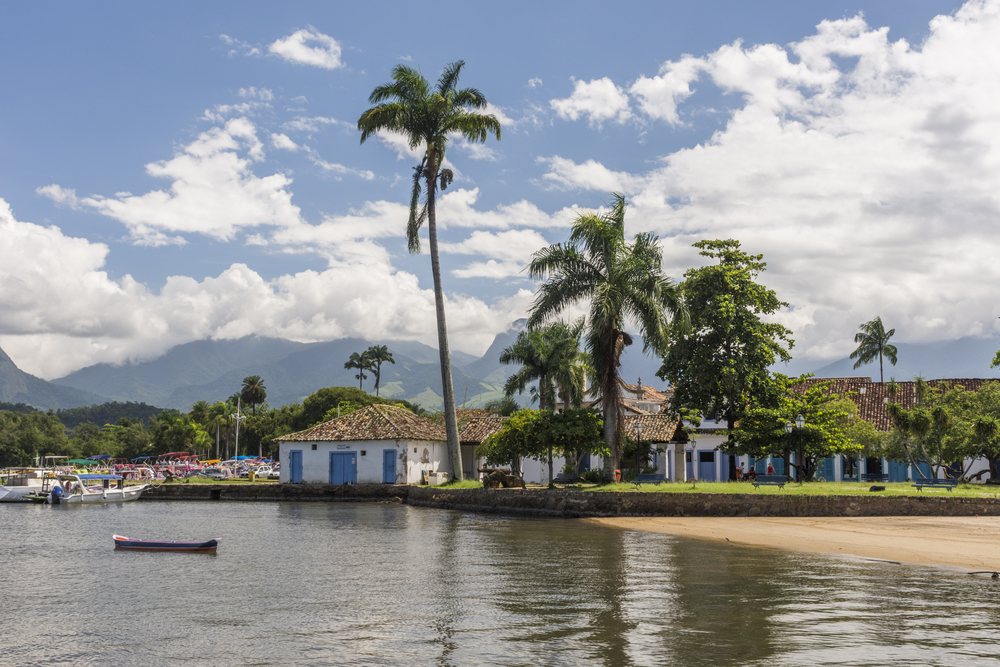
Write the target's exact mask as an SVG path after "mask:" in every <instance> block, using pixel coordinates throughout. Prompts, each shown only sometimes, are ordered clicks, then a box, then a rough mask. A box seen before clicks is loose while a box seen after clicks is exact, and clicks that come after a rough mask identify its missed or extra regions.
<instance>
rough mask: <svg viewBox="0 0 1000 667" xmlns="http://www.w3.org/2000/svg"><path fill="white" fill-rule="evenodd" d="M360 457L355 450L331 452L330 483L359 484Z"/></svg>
mask: <svg viewBox="0 0 1000 667" xmlns="http://www.w3.org/2000/svg"><path fill="white" fill-rule="evenodd" d="M357 483H358V458H357V456H356V455H355V453H354V452H330V484H357Z"/></svg>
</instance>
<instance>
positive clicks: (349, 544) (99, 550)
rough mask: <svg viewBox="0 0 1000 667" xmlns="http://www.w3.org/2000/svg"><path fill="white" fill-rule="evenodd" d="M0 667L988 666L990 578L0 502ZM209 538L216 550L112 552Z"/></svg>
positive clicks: (200, 506)
mask: <svg viewBox="0 0 1000 667" xmlns="http://www.w3.org/2000/svg"><path fill="white" fill-rule="evenodd" d="M0 526H2V527H3V539H2V540H0V563H2V564H3V574H2V580H3V582H4V586H3V590H2V592H0V598H2V605H3V607H2V608H3V610H4V620H3V632H2V634H0V665H19V666H20V665H33V664H34V665H42V664H44V665H79V664H94V663H106V664H114V665H154V664H168V663H169V664H176V663H182V662H183V663H187V664H193V665H247V664H251V665H345V664H347V665H350V664H358V665H456V666H457V665H462V666H465V665H480V664H485V665H538V664H546V665H608V666H612V665H613V666H619V665H789V666H793V665H794V666H797V665H824V664H828V665H910V664H926V665H959V664H961V665H997V664H998V660H1000V649H998V648H997V646H996V644H997V641H996V638H995V628H996V627H997V626H998V623H1000V611H998V610H1000V583H998V582H996V581H993V580H990V579H977V578H973V577H969V576H968V575H962V574H953V573H950V572H947V571H942V570H935V569H930V568H913V567H902V566H894V565H887V564H881V563H871V562H864V561H852V560H841V559H836V558H832V557H818V556H817V557H814V556H809V555H803V554H791V553H783V552H778V551H768V550H762V549H751V548H746V547H737V546H734V545H730V544H716V543H710V542H698V541H695V540H686V539H682V538H675V537H671V536H666V535H657V534H652V533H636V532H626V531H618V530H614V529H609V528H604V527H600V526H593V525H590V524H587V523H584V522H580V521H575V520H562V519H524V518H507V517H497V516H491V515H473V514H461V513H457V512H448V511H439V510H429V509H418V508H411V507H407V506H399V505H372V504H356V503H343V504H325V503H273V504H271V503H178V502H172V503H171V502H153V501H145V502H140V503H129V504H125V505H120V506H115V505H101V506H94V507H45V506H0ZM113 533H120V534H124V535H129V536H131V537H136V538H159V539H197V540H204V539H208V538H211V537H221V538H222V545H221V547H220V549H219V553H218V555H217V556H208V555H202V554H171V553H140V552H126V551H115V550H114V548H113V543H112V540H111V535H112V534H113Z"/></svg>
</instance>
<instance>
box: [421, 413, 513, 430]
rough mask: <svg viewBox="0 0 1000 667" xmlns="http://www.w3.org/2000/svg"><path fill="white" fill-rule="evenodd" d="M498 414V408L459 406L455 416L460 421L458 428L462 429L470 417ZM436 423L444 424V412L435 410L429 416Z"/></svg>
mask: <svg viewBox="0 0 1000 667" xmlns="http://www.w3.org/2000/svg"><path fill="white" fill-rule="evenodd" d="M493 414H496V410H488V409H486V408H459V409H457V410H455V418H456V419H457V421H458V428H459V430H461V429H462V428H464V427H465V425H466V424H468V423H469V420H470V419H476V418H477V417H489V416H490V415H493ZM428 419H430V420H431V421H432V422H434V423H435V424H440V425H441V426H444V413H443V412H435V413H434V414H433V415H431V416H430V417H428Z"/></svg>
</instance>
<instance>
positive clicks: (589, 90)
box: [549, 77, 632, 127]
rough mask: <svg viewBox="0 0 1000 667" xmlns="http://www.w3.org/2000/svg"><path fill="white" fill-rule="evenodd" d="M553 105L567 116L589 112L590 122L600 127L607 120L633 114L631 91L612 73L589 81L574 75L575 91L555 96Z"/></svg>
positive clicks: (620, 118)
mask: <svg viewBox="0 0 1000 667" xmlns="http://www.w3.org/2000/svg"><path fill="white" fill-rule="evenodd" d="M549 106H551V107H552V109H554V110H555V112H556V113H557V114H559V117H560V118H562V119H564V120H578V119H579V118H581V117H583V116H587V117H588V118H589V121H590V125H591V126H596V127H600V126H601V125H602V124H603V123H604V121H608V120H613V121H615V122H617V123H624V122H625V121H627V120H628V119H629V118H631V117H632V111H631V109H630V107H629V100H628V95H627V94H625V91H624V90H623V89H622V88H621V87H619V86H617V85H615V83H614V82H613V81H612V80H611V79H609V78H608V77H604V78H603V79H593V80H591V81H589V82H587V81H579V80H576V79H573V94H572V95H570V96H569V97H567V98H564V99H557V100H552V101H550V102H549Z"/></svg>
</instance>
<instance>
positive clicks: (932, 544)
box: [588, 517, 1000, 570]
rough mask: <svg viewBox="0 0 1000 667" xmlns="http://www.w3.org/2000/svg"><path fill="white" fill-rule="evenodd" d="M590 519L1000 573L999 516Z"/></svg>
mask: <svg viewBox="0 0 1000 667" xmlns="http://www.w3.org/2000/svg"><path fill="white" fill-rule="evenodd" d="M588 521H593V522H596V523H599V524H601V525H605V526H611V527H615V528H623V529H628V530H648V531H654V532H659V533H670V534H673V535H682V536H684V537H694V538H698V539H708V540H722V541H725V540H727V539H728V540H729V541H730V542H732V543H735V544H747V545H753V546H757V547H770V548H775V549H789V550H794V551H811V552H815V553H824V554H837V555H853V556H858V557H861V558H878V559H883V560H889V561H896V562H900V563H912V564H920V565H944V566H952V567H958V568H966V569H969V570H1000V517H857V518H847V517H838V518H829V517H810V518H762V517H733V518H728V517H719V518H713V517H704V518H701V517H620V518H613V519H611V518H607V519H605V518H602V519H588Z"/></svg>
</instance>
